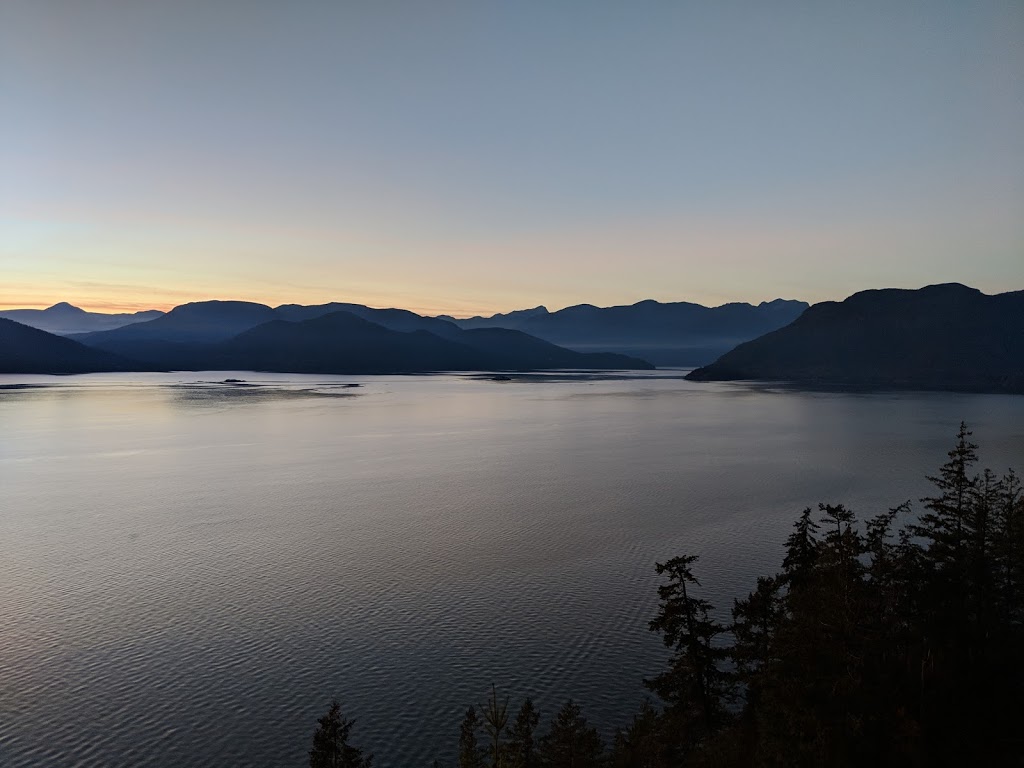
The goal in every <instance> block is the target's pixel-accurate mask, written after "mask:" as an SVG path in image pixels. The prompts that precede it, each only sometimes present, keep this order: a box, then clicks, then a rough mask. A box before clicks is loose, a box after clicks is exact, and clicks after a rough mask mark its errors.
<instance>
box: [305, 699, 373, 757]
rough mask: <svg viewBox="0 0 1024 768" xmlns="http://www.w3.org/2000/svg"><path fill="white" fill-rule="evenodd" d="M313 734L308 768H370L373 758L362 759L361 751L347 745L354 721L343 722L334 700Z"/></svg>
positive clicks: (338, 707) (339, 709)
mask: <svg viewBox="0 0 1024 768" xmlns="http://www.w3.org/2000/svg"><path fill="white" fill-rule="evenodd" d="M317 722H318V723H319V727H318V728H317V729H316V732H315V733H314V734H313V748H312V749H311V750H310V751H309V765H310V768H370V766H371V765H372V763H373V756H372V755H368V756H366V757H363V752H362V750H361V749H357V748H356V747H354V746H352V745H351V744H349V743H348V737H349V733H350V732H351V730H352V726H353V724H354V723H355V720H345V719H344V718H342V716H341V707H340V706H339V705H338V702H337V701H336V700H335V701H333V702H331V708H330V709H329V710H328V711H327V714H326V715H324V716H323V717H321V718H320V719H319V720H318V721H317Z"/></svg>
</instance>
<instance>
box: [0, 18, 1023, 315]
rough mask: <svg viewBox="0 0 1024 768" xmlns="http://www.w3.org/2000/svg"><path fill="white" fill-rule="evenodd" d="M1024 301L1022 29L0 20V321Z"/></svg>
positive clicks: (794, 22) (958, 21)
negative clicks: (209, 310) (215, 304)
mask: <svg viewBox="0 0 1024 768" xmlns="http://www.w3.org/2000/svg"><path fill="white" fill-rule="evenodd" d="M951 281H957V282H963V283H966V284H969V285H973V286H975V287H977V288H980V289H981V290H983V291H985V292H986V293H996V292H1000V291H1005V290H1017V289H1022V288H1024V3H1022V2H1020V1H1019V0H1007V1H1006V2H968V1H966V0H960V1H959V2H943V1H942V0H928V1H927V2H920V3H919V2H914V1H913V0H905V1H901V2H899V3H893V2H891V1H886V2H872V1H871V0H867V1H866V2H857V3H849V2H835V1H833V0H816V1H815V2H805V3H789V2H785V1H782V2H776V3H762V2H755V1H754V0H751V1H750V2H747V3H732V2H728V0H723V1H722V2H683V1H682V0H676V1H674V2H646V1H645V0H639V1H638V2H625V1H624V0H620V1H617V2H608V1H606V0H577V1H575V2H573V1H570V0H560V1H558V2H551V0H543V1H541V0H536V1H531V0H516V1H515V2H513V1H511V0H508V1H506V2H497V1H486V0H477V1H475V2H447V1H446V0H432V1H431V2H422V1H420V0H417V1H415V2H413V1H410V2H392V1H391V0H374V1H373V2H370V1H369V0H362V1H360V2H357V1H355V0H352V1H349V2H346V1H344V0H333V1H328V0H292V1H291V2H279V1H277V0H274V1H273V2H270V1H266V0H237V1H232V0H202V1H201V2H195V1H193V0H147V1H146V2H141V3H140V2H132V1H131V0H123V1H122V2H98V1H94V0H67V1H66V2H51V1H48V0H3V2H2V3H0V308H11V307H45V306H48V305H50V304H53V303H55V302H57V301H65V300H66V301H70V302H72V303H74V304H77V305H79V306H82V307H83V308H86V309H92V310H96V311H132V310H136V309H148V308H158V309H168V308H170V307H172V306H174V305H176V304H180V303H184V302H186V301H194V300H205V299H213V298H221V299H247V300H252V301H260V302H263V303H267V304H271V305H277V304H281V303H288V302H296V303H303V304H313V303H323V302H326V301H352V302H359V303H364V304H369V305H371V306H398V307H404V308H408V309H412V310H415V311H419V312H424V313H429V314H436V313H442V312H445V313H449V314H455V315H471V314H490V313H492V312H496V311H508V310H511V309H517V308H523V307H532V306H536V305H538V304H545V305H547V306H548V307H549V308H551V309H556V308H560V307H564V306H567V305H572V304H578V303H583V302H589V303H593V304H598V305H610V304H627V303H633V302H635V301H639V300H641V299H648V298H653V299H657V300H660V301H696V302H700V303H703V304H721V303H725V302H729V301H752V302H758V301H762V300H769V299H773V298H776V297H783V298H796V299H803V300H806V301H811V302H816V301H821V300H827V299H842V298H844V297H845V296H847V295H849V294H851V293H853V292H855V291H858V290H863V289H866V288H881V287H908V288H916V287H920V286H923V285H927V284H932V283H939V282H951Z"/></svg>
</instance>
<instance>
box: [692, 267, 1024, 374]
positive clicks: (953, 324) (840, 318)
mask: <svg viewBox="0 0 1024 768" xmlns="http://www.w3.org/2000/svg"><path fill="white" fill-rule="evenodd" d="M689 378H691V379H693V380H697V381H714V380H733V379H760V380H780V381H792V382H798V383H802V384H814V385H830V386H831V385H835V386H854V387H892V388H913V389H942V390H961V391H978V392H1024V291H1014V292H1010V293H1001V294H996V295H994V296H989V295H986V294H984V293H982V292H981V291H979V290H977V289H974V288H969V287H967V286H964V285H961V284H959V283H945V284H941V285H931V286H927V287H925V288H921V289H919V290H902V289H894V288H890V289H882V290H871V291H861V292H860V293H856V294H854V295H852V296H850V297H849V298H848V299H846V300H845V301H842V302H832V301H827V302H822V303H821V304H815V305H814V306H812V307H811V308H810V309H808V310H807V311H806V312H804V313H803V314H802V315H801V316H800V317H799V318H798V319H797V320H795V321H794V322H793V323H792V324H791V325H788V326H786V327H785V328H782V329H780V330H777V331H774V332H772V333H769V334H766V335H765V336H762V337H761V338H758V339H755V340H753V341H749V342H747V343H745V344H741V345H739V346H738V347H736V348H735V349H734V350H732V351H730V352H728V353H726V354H725V355H723V356H722V357H721V358H719V359H718V360H716V361H715V362H714V363H712V364H711V365H708V366H705V367H704V368H700V369H698V370H695V371H693V372H692V373H691V374H690V375H689Z"/></svg>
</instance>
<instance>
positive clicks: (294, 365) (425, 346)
mask: <svg viewBox="0 0 1024 768" xmlns="http://www.w3.org/2000/svg"><path fill="white" fill-rule="evenodd" d="M341 306H345V307H349V308H350V309H354V310H355V312H359V313H360V314H359V315H357V314H356V313H355V312H353V311H345V310H339V307H341ZM360 315H362V316H360ZM368 318H372V319H368ZM375 321H377V322H375ZM4 322H5V324H9V325H10V326H12V327H14V328H16V329H22V330H20V331H18V332H17V333H16V332H14V330H11V329H10V328H8V331H9V333H8V334H7V336H5V337H3V338H2V339H0V358H2V359H3V360H5V361H9V362H7V363H5V364H4V370H5V372H22V373H72V372H84V371H92V370H211V369H243V370H257V371H281V372H292V373H413V372H424V371H438V370H531V369H551V368H578V369H646V368H652V367H653V366H651V365H650V363H647V362H646V361H644V360H640V359H637V358H631V357H628V356H625V355H616V354H606V353H580V352H575V351H572V350H568V349H563V348H561V347H558V346H556V345H554V344H550V343H548V342H546V341H543V340H541V339H536V338H533V337H531V336H529V335H528V334H525V333H522V332H520V331H512V330H507V329H498V328H494V329H475V330H463V329H461V328H459V327H458V326H456V325H454V324H452V323H448V322H446V321H444V320H438V319H436V318H424V317H420V316H419V315H416V314H414V313H412V312H407V311H405V310H374V309H370V308H368V307H362V306H361V305H339V304H325V305H320V306H318V307H301V306H298V305H286V306H284V307H279V308H278V309H272V308H271V307H268V306H265V305H263V304H254V303H251V302H243V301H207V302H196V303H192V304H184V305H182V306H180V307H175V308H174V309H172V310H171V311H170V312H168V313H166V314H162V315H160V316H159V317H156V318H154V319H152V320H148V321H146V322H141V323H134V324H132V325H127V326H123V327H120V328H116V329H112V330H109V331H96V332H93V333H85V334H76V335H74V336H70V337H65V338H61V337H58V336H54V335H51V334H47V333H45V332H43V331H39V330H36V329H32V328H29V327H28V326H24V325H19V324H18V323H15V322H12V321H9V320H5V321H4ZM5 327H7V326H5ZM32 346H34V347H35V349H34V350H33V349H30V347H32ZM68 361H70V362H68Z"/></svg>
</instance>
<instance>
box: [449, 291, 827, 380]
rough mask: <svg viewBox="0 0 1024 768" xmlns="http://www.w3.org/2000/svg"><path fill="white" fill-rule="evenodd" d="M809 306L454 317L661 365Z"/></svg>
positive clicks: (643, 306) (756, 332)
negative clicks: (643, 359)
mask: <svg viewBox="0 0 1024 768" xmlns="http://www.w3.org/2000/svg"><path fill="white" fill-rule="evenodd" d="M806 308H807V304H806V303H804V302H801V301H785V300H782V299H776V300H775V301H770V302H762V303H761V304H759V305H757V306H753V305H751V304H725V305H722V306H720V307H705V306H702V305H700V304H691V303H689V302H674V303H667V304H665V303H660V302H657V301H650V300H648V301H641V302H638V303H637V304H632V305H629V306H617V307H595V306H593V305H591V304H580V305H577V306H574V307H567V308H566V309H562V310H559V311H558V312H548V311H547V309H545V308H544V307H535V308H534V309H528V310H519V311H516V312H510V313H508V314H505V315H494V316H493V317H489V318H484V317H474V318H469V319H468V320H452V322H454V323H456V324H457V325H458V326H459V327H461V328H466V329H471V328H487V327H500V328H512V329H516V330H520V331H523V332H525V333H528V334H530V335H531V336H536V337H538V338H541V339H544V340H545V341H549V342H551V343H553V344H558V345H560V346H565V347H569V348H570V349H574V350H578V351H610V352H619V353H625V354H636V355H639V356H641V357H644V358H645V359H648V360H651V361H652V362H654V363H656V364H658V365H699V364H702V363H706V362H710V361H711V360H714V359H715V357H717V356H718V355H720V354H722V353H723V352H725V351H727V350H729V349H731V348H732V347H734V346H736V344H739V343H742V342H744V341H748V340H750V339H753V338H756V337H758V336H760V335H762V334H764V333H767V332H769V331H773V330H775V329H777V328H781V327H782V326H784V325H786V324H788V323H790V322H792V321H793V320H794V319H795V318H796V317H797V316H799V315H800V313H801V312H803V311H804V310H805V309H806Z"/></svg>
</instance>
